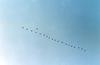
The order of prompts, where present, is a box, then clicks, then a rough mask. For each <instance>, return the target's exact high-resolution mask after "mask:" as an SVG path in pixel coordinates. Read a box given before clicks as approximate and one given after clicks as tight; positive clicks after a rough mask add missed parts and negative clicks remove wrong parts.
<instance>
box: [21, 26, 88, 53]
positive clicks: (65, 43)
mask: <svg viewBox="0 0 100 65" xmlns="http://www.w3.org/2000/svg"><path fill="white" fill-rule="evenodd" d="M22 29H24V30H27V31H30V32H31V33H35V34H38V35H40V36H42V37H45V38H47V39H49V40H52V41H54V42H56V43H61V44H64V45H66V46H69V47H71V48H74V49H75V48H76V49H79V50H81V51H83V52H86V49H84V48H82V47H80V46H75V45H73V44H70V43H68V42H65V41H61V40H57V39H55V38H53V37H51V36H49V35H46V34H45V33H42V32H40V31H38V30H39V28H38V27H36V28H35V30H33V29H30V28H28V27H25V26H22Z"/></svg>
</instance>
